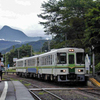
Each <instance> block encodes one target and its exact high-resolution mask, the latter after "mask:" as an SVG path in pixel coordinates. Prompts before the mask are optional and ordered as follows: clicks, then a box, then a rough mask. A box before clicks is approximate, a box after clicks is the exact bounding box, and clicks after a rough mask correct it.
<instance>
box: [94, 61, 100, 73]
mask: <svg viewBox="0 0 100 100" xmlns="http://www.w3.org/2000/svg"><path fill="white" fill-rule="evenodd" d="M95 70H96V71H100V62H99V63H98V64H97V65H96V66H95Z"/></svg>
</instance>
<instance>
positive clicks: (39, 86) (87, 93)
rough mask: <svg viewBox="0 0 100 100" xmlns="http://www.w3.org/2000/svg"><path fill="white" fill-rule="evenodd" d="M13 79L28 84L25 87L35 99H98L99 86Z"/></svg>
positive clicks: (99, 97)
mask: <svg viewBox="0 0 100 100" xmlns="http://www.w3.org/2000/svg"><path fill="white" fill-rule="evenodd" d="M15 77H16V76H15ZM10 78H11V79H10ZM12 78H14V77H13V76H8V77H7V79H8V80H12ZM14 79H18V80H21V82H22V83H23V84H24V85H25V84H30V86H28V87H27V86H26V87H27V88H28V89H29V92H30V93H31V94H32V95H33V97H34V98H35V100H100V88H96V87H68V86H64V87H63V86H60V85H58V86H56V84H52V83H50V84H49V83H47V82H42V81H38V80H33V79H25V78H20V77H16V78H14ZM49 85H50V86H49Z"/></svg>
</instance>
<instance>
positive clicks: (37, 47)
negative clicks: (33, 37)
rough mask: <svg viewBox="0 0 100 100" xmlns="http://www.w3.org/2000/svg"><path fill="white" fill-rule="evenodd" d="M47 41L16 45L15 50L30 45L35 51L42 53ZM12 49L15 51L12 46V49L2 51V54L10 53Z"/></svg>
mask: <svg viewBox="0 0 100 100" xmlns="http://www.w3.org/2000/svg"><path fill="white" fill-rule="evenodd" d="M46 41H47V40H39V41H34V42H29V43H24V44H16V45H14V46H15V48H19V47H21V46H22V45H26V44H29V45H31V46H32V47H33V50H34V51H40V50H41V48H42V46H43V44H44V42H46ZM11 49H13V46H11V47H9V48H7V49H5V50H2V51H1V53H2V54H5V53H6V52H9V51H10V50H11Z"/></svg>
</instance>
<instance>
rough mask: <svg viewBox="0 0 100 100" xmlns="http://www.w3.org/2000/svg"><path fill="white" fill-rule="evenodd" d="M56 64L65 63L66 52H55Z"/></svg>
mask: <svg viewBox="0 0 100 100" xmlns="http://www.w3.org/2000/svg"><path fill="white" fill-rule="evenodd" d="M57 64H66V53H57Z"/></svg>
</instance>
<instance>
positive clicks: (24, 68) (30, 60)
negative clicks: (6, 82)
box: [16, 48, 86, 82]
mask: <svg viewBox="0 0 100 100" xmlns="http://www.w3.org/2000/svg"><path fill="white" fill-rule="evenodd" d="M84 59H85V57H84V49H82V48H60V49H52V50H51V51H49V52H46V53H43V54H40V55H35V56H31V57H25V58H21V59H18V60H16V73H17V75H18V76H25V77H32V78H38V79H44V80H51V81H56V82H72V81H73V82H85V72H86V71H85V60H84Z"/></svg>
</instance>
